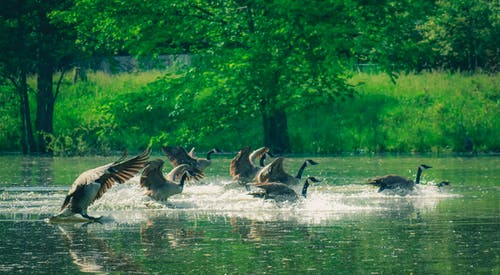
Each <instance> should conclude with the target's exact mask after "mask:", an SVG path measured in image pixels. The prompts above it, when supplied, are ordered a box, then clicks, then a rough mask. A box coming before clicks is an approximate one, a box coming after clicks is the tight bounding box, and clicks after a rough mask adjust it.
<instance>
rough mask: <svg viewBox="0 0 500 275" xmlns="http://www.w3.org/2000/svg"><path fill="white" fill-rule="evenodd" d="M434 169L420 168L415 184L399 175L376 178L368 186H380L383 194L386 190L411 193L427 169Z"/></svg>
mask: <svg viewBox="0 0 500 275" xmlns="http://www.w3.org/2000/svg"><path fill="white" fill-rule="evenodd" d="M429 168H432V167H431V166H429V165H425V164H421V165H420V166H418V170H417V178H416V179H415V182H414V181H412V180H411V179H408V178H405V177H402V176H398V175H385V176H381V177H376V178H373V179H370V180H368V184H372V185H375V186H378V187H379V189H378V192H382V191H384V190H386V189H389V190H391V189H402V190H407V191H411V190H413V188H414V187H415V185H416V184H419V183H420V177H421V176H422V172H423V171H424V170H425V169H429ZM446 185H447V184H446Z"/></svg>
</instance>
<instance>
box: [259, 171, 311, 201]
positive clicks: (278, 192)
mask: <svg viewBox="0 0 500 275" xmlns="http://www.w3.org/2000/svg"><path fill="white" fill-rule="evenodd" d="M312 182H319V180H317V179H316V178H315V177H307V179H306V180H305V182H304V185H303V187H302V193H301V194H302V196H303V197H304V198H305V197H307V189H308V188H309V185H310V184H311V183H312ZM255 187H258V188H261V189H263V192H257V193H250V195H252V196H254V197H263V198H264V199H271V200H274V201H278V202H282V201H290V202H295V201H297V200H298V199H299V196H298V195H297V193H296V192H295V191H294V190H293V189H292V188H290V186H288V185H286V184H284V183H281V182H266V183H258V184H256V185H255Z"/></svg>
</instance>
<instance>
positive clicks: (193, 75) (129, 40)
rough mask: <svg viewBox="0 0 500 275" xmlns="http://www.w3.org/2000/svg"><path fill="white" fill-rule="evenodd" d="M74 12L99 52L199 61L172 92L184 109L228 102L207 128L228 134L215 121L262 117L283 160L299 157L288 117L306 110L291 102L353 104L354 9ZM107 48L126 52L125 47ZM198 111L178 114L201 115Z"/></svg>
mask: <svg viewBox="0 0 500 275" xmlns="http://www.w3.org/2000/svg"><path fill="white" fill-rule="evenodd" d="M75 7H76V8H75V10H74V12H73V14H72V15H70V16H68V17H69V18H73V19H74V20H75V21H76V22H78V23H77V25H78V26H79V28H81V29H80V31H79V33H80V34H84V38H85V37H86V38H87V39H82V40H83V41H86V42H84V43H86V44H94V46H95V47H96V48H98V47H102V46H107V47H110V48H114V49H115V50H117V51H119V50H125V51H130V52H132V53H135V54H139V55H140V54H145V53H147V54H150V55H154V54H164V53H172V52H176V53H179V52H188V53H191V54H193V55H195V57H196V58H195V62H194V63H193V66H192V67H191V68H189V69H187V70H185V71H184V72H183V73H181V74H180V76H181V77H182V78H183V79H184V81H182V80H181V81H180V80H175V81H176V83H177V84H176V85H173V87H175V88H176V89H178V90H177V91H175V93H177V94H179V96H177V97H176V98H177V100H178V101H182V104H178V105H177V106H184V107H185V106H186V105H196V106H200V104H199V103H200V101H205V102H208V101H212V99H210V98H213V99H215V98H217V99H220V102H221V103H219V104H223V105H225V106H227V108H228V109H229V110H227V109H225V110H224V111H216V112H214V111H213V110H212V112H208V113H206V115H205V116H204V117H203V119H202V120H204V121H206V120H210V122H211V123H210V124H209V125H220V126H221V127H224V125H223V123H214V122H217V121H224V120H228V119H229V118H234V117H235V113H234V112H235V111H236V112H238V115H240V116H241V115H249V114H252V113H254V112H257V113H260V116H261V119H262V127H263V131H262V132H263V142H264V144H265V145H266V146H269V147H271V148H272V149H273V150H275V151H276V152H288V151H290V141H289V137H288V126H287V112H290V111H297V110H291V109H290V108H289V107H288V106H289V103H290V102H292V101H293V102H297V101H301V102H303V104H302V106H303V107H304V108H307V107H312V106H314V104H318V103H321V104H325V103H327V102H331V101H333V100H335V99H336V98H339V97H348V96H352V90H351V89H350V86H349V85H347V84H346V79H347V77H348V74H347V73H346V67H347V65H348V64H349V60H350V59H351V58H352V54H351V51H350V49H351V48H352V39H353V37H354V36H355V33H354V18H352V16H351V13H350V10H351V9H352V3H351V2H349V1H344V2H339V1H316V0H314V1H309V2H308V3H302V2H295V1H292V2H290V1H274V2H268V1H260V0H255V1H241V0H234V1H209V2H200V1H196V0H190V1H157V2H155V3H154V4H150V3H147V2H144V1H115V2H114V3H113V5H112V6H111V5H107V4H106V3H105V1H89V0H80V1H77V4H76V6H75ZM97 11H99V12H97ZM91 14H92V16H89V15H91ZM145 18H147V19H146V20H145ZM124 22H126V26H127V27H126V28H124V27H123V26H124ZM90 37H98V38H100V39H99V41H100V43H99V42H98V43H93V40H91V39H89V38H90ZM103 38H106V39H103ZM105 41H106V42H109V41H117V42H118V41H124V43H122V44H121V45H122V48H120V47H117V45H116V44H111V45H109V44H108V45H103V42H105ZM179 83H180V84H179ZM209 85H211V86H209ZM166 93H169V94H172V92H168V91H167V92H166ZM183 98H188V99H191V102H187V100H183ZM192 99H195V100H194V102H193V100H192ZM197 100H198V102H196V101H197ZM190 110H191V108H183V111H182V112H178V113H179V114H180V115H184V116H194V115H196V114H193V113H190ZM198 111H199V110H198ZM214 127H216V126H214ZM205 129H206V131H213V130H214V129H209V128H206V127H205Z"/></svg>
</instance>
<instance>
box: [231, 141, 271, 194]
mask: <svg viewBox="0 0 500 275" xmlns="http://www.w3.org/2000/svg"><path fill="white" fill-rule="evenodd" d="M267 155H270V154H269V148H267V147H261V148H259V149H257V150H254V151H253V152H252V153H250V147H249V146H246V147H245V148H243V149H241V150H240V151H239V152H238V153H237V154H236V156H235V157H234V158H233V159H232V160H231V163H230V165H229V174H230V175H231V177H232V178H233V180H235V181H238V182H240V183H241V184H243V185H245V186H246V183H248V182H251V181H253V180H254V178H255V175H256V174H257V173H258V172H259V171H260V169H262V167H263V166H264V161H265V159H266V156H267ZM270 156H271V155H270ZM258 158H259V159H260V163H259V164H260V166H257V165H255V160H256V159H258ZM247 187H248V186H247Z"/></svg>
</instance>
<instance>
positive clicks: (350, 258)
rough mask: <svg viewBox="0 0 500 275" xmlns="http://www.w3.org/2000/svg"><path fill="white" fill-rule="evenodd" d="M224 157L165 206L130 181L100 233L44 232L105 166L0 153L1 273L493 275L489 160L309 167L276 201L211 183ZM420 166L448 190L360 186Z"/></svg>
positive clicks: (326, 160)
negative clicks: (300, 184) (303, 189)
mask: <svg viewBox="0 0 500 275" xmlns="http://www.w3.org/2000/svg"><path fill="white" fill-rule="evenodd" d="M157 157H160V156H157ZM229 158H230V157H229V156H228V157H220V156H219V157H216V158H215V160H214V163H213V165H212V166H211V167H209V168H208V169H207V170H206V178H205V179H204V180H203V182H202V183H197V184H193V183H190V184H188V185H187V186H186V188H185V190H184V191H185V192H184V193H183V194H181V195H177V196H175V197H172V199H171V200H170V202H169V203H168V204H159V203H155V202H152V201H150V200H149V199H148V198H145V197H144V196H143V195H142V193H143V190H141V189H140V188H139V186H138V180H137V178H134V179H132V180H131V181H130V182H128V183H125V184H123V185H115V186H114V187H113V188H111V189H110V190H109V191H108V192H107V193H106V194H105V195H104V196H103V197H102V198H101V199H100V200H99V201H98V202H96V204H94V205H93V206H92V207H91V208H90V209H89V214H91V215H104V216H105V218H104V222H103V223H102V224H97V223H94V224H82V223H59V224H51V223H48V222H46V220H45V219H46V218H48V217H49V216H51V215H52V214H55V213H56V212H57V211H58V208H59V207H60V205H61V204H62V201H63V199H64V196H65V193H66V191H67V190H68V188H69V186H70V185H71V183H72V181H73V180H74V179H75V178H76V177H77V176H78V174H79V173H80V172H82V171H84V170H86V169H89V168H94V167H96V166H99V165H102V164H105V163H107V162H110V161H113V160H114V158H103V157H88V158H41V157H39V158H36V157H35V158H30V157H22V156H12V155H11V156H0V163H1V164H2V165H1V166H0V173H1V175H2V177H1V178H0V189H3V191H1V192H0V234H1V241H0V273H21V272H23V273H51V274H61V273H72V274H73V273H79V272H98V273H107V272H109V273H118V272H121V273H141V274H142V273H144V274H151V273H157V274H181V273H191V274H200V273H207V274H224V273H232V274H247V273H256V274H263V273H265V274H304V273H305V274H410V273H413V274H499V273H500V258H499V255H500V221H499V217H500V214H499V213H500V211H499V210H500V203H499V202H500V201H499V199H500V196H499V191H500V157H496V156H481V157H472V158H461V157H432V156H397V157H396V156H388V157H379V156H377V157H352V156H347V157H312V158H313V159H315V160H317V161H318V162H320V165H317V166H313V167H308V168H307V169H306V172H305V174H306V175H314V176H317V177H318V178H321V179H322V180H323V181H322V182H321V183H319V184H316V185H314V186H312V187H311V188H310V189H309V195H308V198H307V199H304V200H301V201H300V202H298V203H296V204H287V203H285V204H283V205H276V204H275V203H272V202H267V201H262V200H259V199H256V198H253V197H249V196H248V195H247V194H246V191H245V190H244V189H241V188H231V187H227V186H224V185H225V184H227V183H228V182H229V179H230V178H229ZM304 159H305V158H302V157H295V158H291V159H287V160H286V162H285V167H286V168H287V169H289V170H290V171H291V172H292V173H294V172H296V171H297V169H298V167H299V166H300V164H301V162H302V161H303V160H304ZM420 163H425V164H428V165H431V166H433V168H432V169H429V170H426V171H425V172H424V176H423V181H424V182H426V183H429V184H432V183H436V182H440V181H442V180H449V181H450V182H452V185H451V186H449V187H446V188H442V189H439V188H436V187H434V186H430V185H422V186H419V188H418V189H417V191H416V192H415V193H413V194H411V195H408V196H404V197H401V196H394V195H387V194H380V193H377V189H376V188H373V187H370V186H366V185H364V184H362V183H363V182H364V180H366V179H367V178H370V177H373V176H377V175H384V174H388V173H395V174H400V175H403V176H407V177H410V178H413V177H414V175H415V172H416V168H417V166H418V165H419V164H420ZM166 167H169V166H168V165H166Z"/></svg>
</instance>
